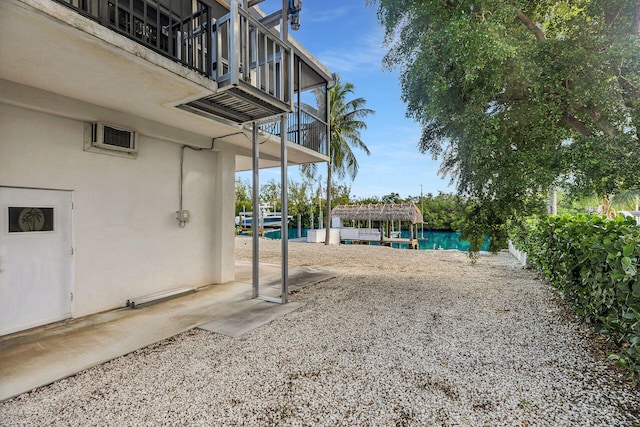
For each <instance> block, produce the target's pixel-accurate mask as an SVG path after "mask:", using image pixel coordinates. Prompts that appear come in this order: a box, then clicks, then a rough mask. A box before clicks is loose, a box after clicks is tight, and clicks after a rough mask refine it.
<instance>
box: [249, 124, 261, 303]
mask: <svg viewBox="0 0 640 427" xmlns="http://www.w3.org/2000/svg"><path fill="white" fill-rule="evenodd" d="M252 142H253V166H252V171H253V184H252V185H253V187H252V189H251V190H252V191H251V193H252V198H253V202H252V203H253V215H252V219H251V234H252V236H251V239H252V243H253V250H252V255H253V256H252V261H253V263H252V273H253V274H252V276H251V280H252V284H253V293H252V295H253V298H258V295H259V294H260V247H259V240H258V232H259V229H258V226H259V224H258V223H259V218H260V176H259V175H260V174H259V171H260V170H259V168H258V157H259V155H260V152H259V150H260V148H259V147H260V144H259V143H258V125H257V124H256V123H255V122H254V123H253V131H252Z"/></svg>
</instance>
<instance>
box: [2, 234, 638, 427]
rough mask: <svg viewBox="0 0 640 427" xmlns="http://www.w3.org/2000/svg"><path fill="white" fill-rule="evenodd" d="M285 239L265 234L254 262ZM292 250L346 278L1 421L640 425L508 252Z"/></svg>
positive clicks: (571, 321) (580, 332)
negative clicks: (258, 323) (267, 318)
mask: <svg viewBox="0 0 640 427" xmlns="http://www.w3.org/2000/svg"><path fill="white" fill-rule="evenodd" d="M279 248H280V246H279V242H275V241H261V261H263V262H279V260H280V255H279ZM289 252H290V255H289V260H290V264H291V265H310V266H316V267H321V268H328V269H339V270H341V271H342V272H344V274H342V275H341V276H339V277H337V278H335V279H331V280H329V281H326V282H324V283H321V284H318V285H315V286H311V287H308V288H305V289H302V290H300V291H298V292H296V293H294V294H293V295H292V297H291V300H293V301H304V302H305V303H306V305H305V306H304V307H303V308H301V309H299V310H297V311H295V312H293V313H290V314H288V315H287V316H285V317H282V318H280V319H278V320H275V321H273V322H271V323H270V324H268V325H265V326H263V327H261V328H258V329H257V330H254V331H252V332H250V333H247V334H245V335H243V336H241V337H240V338H235V339H233V338H229V337H226V336H222V335H218V334H214V333H210V332H206V331H203V330H199V329H196V330H192V331H190V332H187V333H184V334H181V335H178V336H176V337H174V338H171V339H169V340H165V341H162V342H160V343H157V344H155V345H152V346H150V347H147V348H144V349H141V350H139V351H137V352H134V353H132V354H129V355H127V356H124V357H121V358H118V359H116V360H113V361H111V362H109V363H105V364H103V365H100V366H97V367H95V368H92V369H88V370H86V371H84V372H82V373H80V374H78V375H76V376H74V377H71V378H67V379H65V380H62V381H58V382H56V383H54V384H52V385H50V386H47V387H43V388H40V389H38V390H35V391H33V392H31V393H26V394H24V395H21V396H18V397H16V398H14V399H11V400H8V401H6V402H3V403H0V423H1V424H2V425H20V424H24V425H118V426H120V425H161V424H164V425H251V426H254V425H264V426H271V425H286V426H306V425H327V426H333V425H349V426H351V425H359V426H360V425H363V426H368V425H371V426H384V425H416V426H425V425H426V426H430V425H434V426H640V392H639V391H638V389H634V388H633V387H632V386H631V385H630V384H629V383H628V382H626V381H624V380H623V379H622V377H621V374H620V372H618V371H617V370H616V369H615V368H613V367H612V366H611V365H610V363H609V362H607V360H606V355H604V350H605V348H604V346H605V343H603V342H602V341H601V340H599V339H598V337H597V336H596V335H594V334H593V331H592V330H591V329H590V328H588V327H587V326H585V325H583V324H581V323H579V322H578V321H576V320H575V318H574V317H573V316H572V315H571V312H570V311H569V310H568V309H567V308H566V306H565V305H564V303H563V302H562V301H560V300H558V298H556V297H555V296H554V295H553V293H552V292H551V291H550V290H549V289H548V288H547V286H546V285H545V284H544V283H543V282H542V281H540V280H538V279H536V277H535V275H534V274H532V273H530V272H528V271H525V270H523V269H521V268H520V267H519V265H518V263H517V262H516V261H515V260H514V259H513V258H511V256H510V255H508V254H506V253H501V254H498V255H483V256H481V257H480V259H479V261H478V263H477V265H476V266H472V265H470V263H469V260H468V258H467V257H466V255H465V254H462V253H460V252H457V251H406V250H405V251H401V250H397V249H390V248H384V247H368V246H355V245H354V246H339V247H338V246H329V247H326V246H324V245H319V244H315V245H314V244H297V243H291V244H290V245H289ZM236 257H237V258H238V259H250V257H251V242H250V240H248V239H238V240H237V242H236Z"/></svg>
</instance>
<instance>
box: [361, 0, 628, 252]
mask: <svg viewBox="0 0 640 427" xmlns="http://www.w3.org/2000/svg"><path fill="white" fill-rule="evenodd" d="M370 3H374V4H377V5H378V16H379V18H380V21H381V23H382V24H383V25H384V27H385V29H386V34H387V38H386V39H387V42H388V43H389V46H390V50H389V52H388V53H387V55H386V57H385V64H386V66H388V67H390V68H396V67H397V68H399V69H400V70H401V72H402V74H401V86H402V93H403V99H404V101H405V102H406V104H407V114H408V115H409V116H410V117H412V118H414V119H415V120H416V121H418V122H419V123H420V124H421V126H422V136H421V139H420V141H419V142H418V147H419V149H420V150H421V151H423V152H430V153H432V155H433V156H436V157H438V156H440V157H441V158H442V167H441V173H443V174H448V175H450V176H451V177H452V179H454V180H455V182H456V185H457V190H458V193H459V194H462V195H466V196H468V197H469V198H472V199H475V200H476V201H477V208H476V209H472V210H471V211H470V214H472V215H477V214H478V210H486V211H487V212H493V213H495V214H497V215H499V218H497V219H496V218H495V217H491V219H490V222H488V223H485V224H483V223H482V220H483V218H484V219H488V218H490V216H489V215H488V214H483V215H479V216H478V215H477V216H476V218H477V219H474V218H473V217H468V223H469V224H471V223H475V226H476V228H479V229H483V228H484V229H486V231H490V229H491V228H492V223H494V222H495V221H496V220H497V221H500V222H504V221H506V220H507V219H508V218H510V217H513V216H514V215H516V214H520V215H522V214H524V213H527V212H532V211H533V212H535V211H538V210H540V209H541V206H544V204H543V201H544V199H545V198H546V196H547V191H548V189H549V188H551V187H554V186H556V185H558V184H560V183H564V184H565V188H567V189H568V191H576V192H579V193H581V194H587V193H589V194H590V193H595V194H597V195H598V196H599V197H600V198H601V199H603V200H609V199H610V198H611V196H612V195H613V194H617V193H620V192H622V191H624V190H627V189H630V188H636V189H637V188H638V187H640V174H638V173H637V171H638V170H640V139H639V133H640V2H638V1H629V0H576V1H571V2H569V1H563V0H543V1H536V2H528V1H519V0H511V1H495V0H472V1H464V2H463V1H433V0H400V1H398V0H370ZM494 228H495V227H494ZM492 237H494V238H493V239H492V242H496V241H497V239H496V237H497V236H492Z"/></svg>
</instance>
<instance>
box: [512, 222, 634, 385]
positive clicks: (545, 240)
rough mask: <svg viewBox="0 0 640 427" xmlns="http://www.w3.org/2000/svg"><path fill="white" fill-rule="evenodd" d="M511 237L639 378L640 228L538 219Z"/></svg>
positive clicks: (625, 223) (623, 363)
mask: <svg viewBox="0 0 640 427" xmlns="http://www.w3.org/2000/svg"><path fill="white" fill-rule="evenodd" d="M514 230H516V229H514ZM511 238H512V239H513V240H514V242H515V244H516V246H517V247H518V249H520V250H522V251H524V252H526V253H527V255H528V260H529V262H530V264H531V265H532V266H533V267H534V268H535V269H536V270H538V271H539V272H540V273H542V274H543V275H544V276H545V277H546V278H547V279H548V280H549V283H550V284H551V286H553V287H554V288H555V289H556V290H557V291H558V293H559V294H560V295H561V296H562V297H563V298H564V299H566V300H567V301H569V302H570V303H571V304H572V305H573V307H574V309H575V311H576V313H577V314H578V315H579V316H580V317H582V318H583V319H584V320H585V321H587V322H589V323H592V324H593V325H594V326H595V327H596V329H597V330H598V331H599V332H600V333H602V334H605V335H608V336H610V337H611V338H612V340H613V342H614V343H615V344H616V345H617V347H618V351H617V352H615V353H613V354H611V355H610V358H611V359H613V360H616V361H617V363H618V364H619V365H620V366H622V367H624V368H626V369H628V371H629V373H630V374H632V375H633V376H635V378H636V379H640V227H638V226H636V225H635V221H633V220H632V219H624V218H622V217H620V216H619V217H617V218H615V219H613V220H606V219H605V218H604V217H602V216H597V215H593V216H589V215H578V216H567V215H558V216H540V217H537V218H534V219H532V220H530V221H529V222H528V223H527V224H526V225H525V226H524V228H521V229H519V231H517V232H515V231H514V232H512V233H511Z"/></svg>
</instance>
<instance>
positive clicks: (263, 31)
mask: <svg viewBox="0 0 640 427" xmlns="http://www.w3.org/2000/svg"><path fill="white" fill-rule="evenodd" d="M255 3H260V2H259V1H255V0H254V1H252V2H248V1H247V0H244V1H238V0H230V2H229V1H223V0H217V1H216V0H2V1H1V2H0V335H4V334H8V333H12V332H15V331H20V330H23V329H26V328H30V327H34V326H38V325H42V324H46V323H50V322H55V321H58V320H62V319H67V318H70V317H79V316H85V315H89V314H92V313H97V312H100V311H104V310H109V309H113V308H115V307H121V306H123V305H124V303H125V301H126V300H127V299H129V298H131V297H134V296H139V295H145V294H150V293H154V292H159V291H165V290H170V289H173V288H176V287H181V286H184V285H192V286H196V287H197V286H203V285H208V284H212V283H222V282H227V281H231V280H233V279H234V181H235V179H234V178H235V173H236V172H237V171H242V170H251V169H252V167H253V166H252V165H253V158H252V148H253V146H254V145H255V144H259V153H260V158H259V167H260V168H262V167H272V166H278V165H280V163H281V150H280V147H281V136H280V132H281V131H282V129H280V126H279V125H278V123H279V122H276V123H275V124H273V120H272V119H273V118H274V117H275V118H277V117H279V116H281V115H286V116H287V117H288V119H287V123H288V126H287V129H286V135H283V136H282V139H283V140H285V141H286V147H287V152H288V163H289V164H303V163H309V162H319V161H327V152H326V150H327V141H326V140H325V139H324V137H323V135H326V134H327V132H326V131H322V127H326V126H327V125H328V123H327V119H326V113H324V112H318V111H316V110H314V109H313V108H305V109H303V108H301V107H302V105H301V99H306V101H308V99H307V98H313V97H309V96H307V97H304V96H300V94H301V93H303V92H305V91H309V90H312V89H314V88H322V89H324V91H325V93H326V92H327V90H326V88H327V86H328V84H329V82H330V80H331V77H330V73H329V71H328V70H327V69H326V68H325V67H324V66H323V65H322V64H321V63H319V62H318V61H317V60H316V59H315V58H313V57H312V56H311V55H310V54H309V53H308V52H307V51H306V50H305V49H304V48H303V47H302V46H300V45H299V44H298V43H296V42H295V41H294V40H292V39H290V38H289V37H287V31H286V30H285V29H284V27H286V25H285V26H284V27H283V26H282V19H286V14H285V13H282V14H281V15H277V14H276V18H275V19H273V14H272V15H271V16H270V17H267V19H265V16H266V15H267V14H265V13H263V12H262V11H261V10H260V9H259V8H258V7H257V6H253V7H249V6H250V5H252V4H255ZM286 3H287V2H279V1H273V0H270V1H267V2H265V3H264V6H265V8H266V6H269V7H273V8H277V9H280V8H281V7H282V5H283V4H286ZM285 10H286V8H285ZM293 12H295V11H293ZM318 127H320V128H321V129H320V131H318ZM254 128H256V129H258V128H259V129H258V133H257V135H254V134H253V129H254Z"/></svg>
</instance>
